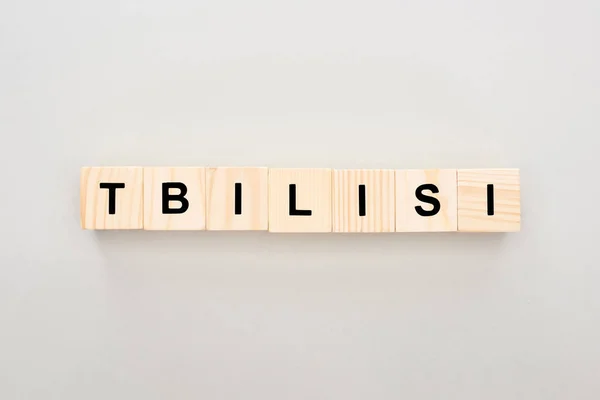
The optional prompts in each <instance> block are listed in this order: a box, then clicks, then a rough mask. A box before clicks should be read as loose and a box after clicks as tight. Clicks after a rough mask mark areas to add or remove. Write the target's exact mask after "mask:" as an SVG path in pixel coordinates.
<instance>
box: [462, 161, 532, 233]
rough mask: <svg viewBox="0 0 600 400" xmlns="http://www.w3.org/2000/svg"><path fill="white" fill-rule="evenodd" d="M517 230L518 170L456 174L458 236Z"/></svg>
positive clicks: (519, 224)
mask: <svg viewBox="0 0 600 400" xmlns="http://www.w3.org/2000/svg"><path fill="white" fill-rule="evenodd" d="M520 229H521V185H520V176H519V170H518V169H459V170H458V230H459V231H460V232H516V231H519V230H520Z"/></svg>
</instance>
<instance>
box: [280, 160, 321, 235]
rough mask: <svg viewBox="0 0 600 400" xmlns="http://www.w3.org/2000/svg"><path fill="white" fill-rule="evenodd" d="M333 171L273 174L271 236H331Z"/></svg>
mask: <svg viewBox="0 0 600 400" xmlns="http://www.w3.org/2000/svg"><path fill="white" fill-rule="evenodd" d="M331 172H332V171H331V169H320V168H319V169H317V168H307V169H292V168H272V169H270V170H269V231H270V232H331V208H332V204H331Z"/></svg>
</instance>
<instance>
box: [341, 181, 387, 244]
mask: <svg viewBox="0 0 600 400" xmlns="http://www.w3.org/2000/svg"><path fill="white" fill-rule="evenodd" d="M359 185H365V200H366V204H365V210H364V211H365V215H364V216H360V215H359ZM394 224H395V223H394V170H391V169H390V170H382V169H344V170H334V171H333V231H334V232H393V231H394Z"/></svg>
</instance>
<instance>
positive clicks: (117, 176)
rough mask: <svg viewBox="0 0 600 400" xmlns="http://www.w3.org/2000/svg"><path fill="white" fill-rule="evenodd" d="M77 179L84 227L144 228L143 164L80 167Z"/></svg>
mask: <svg viewBox="0 0 600 400" xmlns="http://www.w3.org/2000/svg"><path fill="white" fill-rule="evenodd" d="M80 179H81V180H80V203H81V204H80V212H81V227H82V228H83V229H142V228H143V195H142V192H143V187H144V182H143V168H141V167H83V168H81V177H80Z"/></svg>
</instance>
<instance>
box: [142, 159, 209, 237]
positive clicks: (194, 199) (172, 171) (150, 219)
mask: <svg viewBox="0 0 600 400" xmlns="http://www.w3.org/2000/svg"><path fill="white" fill-rule="evenodd" d="M205 178H206V168H203V167H146V168H144V229H145V230H158V231H176V230H179V231H184V230H197V231H201V230H205V229H206V199H205V194H206V179H205ZM165 182H181V183H183V184H184V185H185V186H186V187H187V193H186V194H185V198H186V199H187V201H188V202H189V206H188V209H187V210H186V211H185V212H184V213H182V214H163V210H162V202H163V195H162V184H163V183H165ZM170 193H171V194H174V195H176V194H179V193H180V191H179V190H177V189H171V191H170ZM169 206H170V207H172V208H179V207H181V202H180V201H171V202H169Z"/></svg>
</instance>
